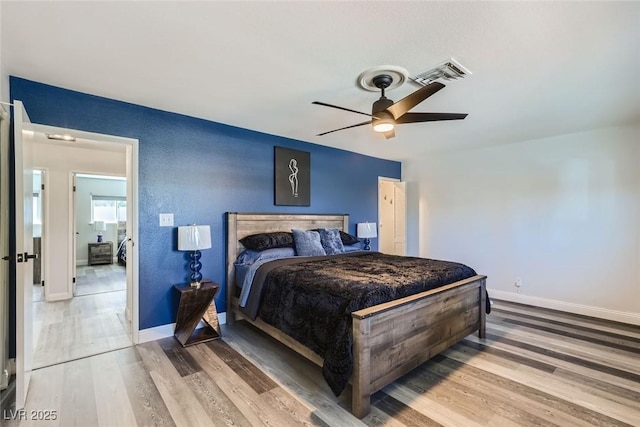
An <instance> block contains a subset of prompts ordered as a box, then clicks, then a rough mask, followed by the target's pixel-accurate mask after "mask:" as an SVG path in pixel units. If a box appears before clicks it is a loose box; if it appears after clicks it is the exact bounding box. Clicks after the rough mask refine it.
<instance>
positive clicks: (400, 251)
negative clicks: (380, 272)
mask: <svg viewBox="0 0 640 427" xmlns="http://www.w3.org/2000/svg"><path fill="white" fill-rule="evenodd" d="M406 192H407V184H406V183H405V182H394V183H393V196H394V200H395V203H394V204H393V220H394V221H393V253H394V254H395V255H403V256H404V255H406V254H407V225H406V224H407V219H406V215H407V214H406V210H407V199H406Z"/></svg>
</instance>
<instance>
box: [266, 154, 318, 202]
mask: <svg viewBox="0 0 640 427" xmlns="http://www.w3.org/2000/svg"><path fill="white" fill-rule="evenodd" d="M274 148H275V150H274V162H273V163H274V204H275V205H276V206H310V205H311V153H309V152H308V151H300V150H292V149H290V148H285V147H274Z"/></svg>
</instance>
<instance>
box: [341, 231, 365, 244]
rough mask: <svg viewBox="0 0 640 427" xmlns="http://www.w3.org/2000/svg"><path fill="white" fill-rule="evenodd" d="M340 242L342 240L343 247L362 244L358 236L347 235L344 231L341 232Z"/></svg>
mask: <svg viewBox="0 0 640 427" xmlns="http://www.w3.org/2000/svg"><path fill="white" fill-rule="evenodd" d="M340 240H342V244H343V245H355V244H357V243H360V240H359V239H358V238H357V237H356V236H354V235H352V234H349V233H345V232H344V231H341V232H340Z"/></svg>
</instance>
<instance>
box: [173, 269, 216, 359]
mask: <svg viewBox="0 0 640 427" xmlns="http://www.w3.org/2000/svg"><path fill="white" fill-rule="evenodd" d="M173 287H174V288H176V289H177V290H178V292H180V304H179V305H178V315H177V317H176V329H175V332H174V334H173V335H174V336H175V337H176V339H177V340H178V341H180V344H182V346H183V347H186V346H188V345H192V344H197V343H201V342H205V341H211V340H216V339H218V338H220V336H221V334H220V324H219V323H218V312H217V311H216V305H215V303H214V302H213V297H214V296H215V295H216V293H217V292H218V289H220V285H219V284H217V283H215V282H212V281H210V280H203V281H202V282H201V285H200V288H192V287H191V286H190V285H189V284H188V283H187V284H180V285H173ZM200 320H204V322H205V326H204V328H200V329H196V326H198V323H200Z"/></svg>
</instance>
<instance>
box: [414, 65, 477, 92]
mask: <svg viewBox="0 0 640 427" xmlns="http://www.w3.org/2000/svg"><path fill="white" fill-rule="evenodd" d="M470 74H471V71H469V69H467V68H466V67H464V66H463V65H462V64H460V63H459V62H458V61H456V60H455V59H453V58H451V59H449V60H448V61H445V62H443V63H442V64H440V65H438V66H436V67H433V68H431V69H429V70H427V71H424V72H422V73H420V74H416V75H415V76H412V77H411V80H413V81H414V82H416V83H418V84H419V85H421V86H426V85H428V84H429V83H431V82H433V81H435V80H437V79H444V80H455V79H461V78H463V77H465V76H467V75H470Z"/></svg>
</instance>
